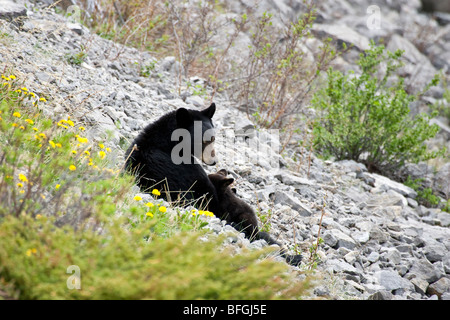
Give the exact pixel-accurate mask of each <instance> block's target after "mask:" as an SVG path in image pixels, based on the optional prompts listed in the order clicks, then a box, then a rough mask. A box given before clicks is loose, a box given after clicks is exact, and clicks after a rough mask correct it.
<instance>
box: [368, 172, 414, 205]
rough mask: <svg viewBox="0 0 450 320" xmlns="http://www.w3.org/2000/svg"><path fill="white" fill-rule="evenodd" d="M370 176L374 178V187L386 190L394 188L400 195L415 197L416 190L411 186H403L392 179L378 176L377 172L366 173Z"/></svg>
mask: <svg viewBox="0 0 450 320" xmlns="http://www.w3.org/2000/svg"><path fill="white" fill-rule="evenodd" d="M368 175H369V176H370V177H372V178H374V179H375V188H378V189H381V190H384V191H388V190H394V191H396V192H398V193H400V194H401V195H402V196H405V197H409V198H413V199H415V198H416V197H417V192H416V191H414V190H413V189H412V188H410V187H407V186H405V185H404V184H401V183H399V182H396V181H393V180H391V179H389V178H386V177H383V176H380V175H379V174H376V173H372V174H368Z"/></svg>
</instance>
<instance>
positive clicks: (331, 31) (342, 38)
mask: <svg viewBox="0 0 450 320" xmlns="http://www.w3.org/2000/svg"><path fill="white" fill-rule="evenodd" d="M311 31H312V33H313V34H314V35H315V36H317V37H318V38H320V39H327V38H329V37H331V38H332V39H333V40H334V41H335V42H336V44H337V45H338V46H340V47H342V43H345V44H346V45H347V47H350V46H355V48H357V49H358V50H359V51H363V50H367V49H369V47H370V46H369V40H368V39H367V38H366V37H364V36H363V35H361V34H359V33H358V32H356V31H355V30H353V29H351V28H349V27H347V26H345V25H336V24H333V25H329V24H317V23H316V24H314V25H313V27H312V30H311Z"/></svg>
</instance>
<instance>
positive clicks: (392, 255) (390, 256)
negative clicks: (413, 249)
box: [381, 248, 402, 265]
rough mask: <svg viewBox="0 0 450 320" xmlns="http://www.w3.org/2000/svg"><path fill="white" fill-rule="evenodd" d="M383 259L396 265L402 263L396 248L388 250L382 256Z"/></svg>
mask: <svg viewBox="0 0 450 320" xmlns="http://www.w3.org/2000/svg"><path fill="white" fill-rule="evenodd" d="M381 257H382V258H384V259H386V260H387V261H389V262H392V263H393V264H394V265H395V264H399V263H400V262H401V261H402V257H401V255H400V252H399V251H398V250H397V249H395V248H388V249H387V250H386V252H385V253H383V254H382V255H381Z"/></svg>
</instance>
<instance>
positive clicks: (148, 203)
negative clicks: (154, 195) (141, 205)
mask: <svg viewBox="0 0 450 320" xmlns="http://www.w3.org/2000/svg"><path fill="white" fill-rule="evenodd" d="M145 206H146V207H149V208H151V207H153V206H154V204H153V203H151V202H147V203H146V204H145Z"/></svg>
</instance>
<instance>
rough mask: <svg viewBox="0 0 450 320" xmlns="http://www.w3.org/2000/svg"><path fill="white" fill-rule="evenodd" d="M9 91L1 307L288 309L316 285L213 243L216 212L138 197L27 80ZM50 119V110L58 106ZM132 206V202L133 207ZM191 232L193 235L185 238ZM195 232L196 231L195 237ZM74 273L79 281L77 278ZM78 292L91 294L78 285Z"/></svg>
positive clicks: (13, 82) (1, 186)
mask: <svg viewBox="0 0 450 320" xmlns="http://www.w3.org/2000/svg"><path fill="white" fill-rule="evenodd" d="M2 82H3V83H2V84H1V87H0V145H1V151H0V298H2V297H4V298H15V299H288V298H298V297H299V296H300V295H301V294H302V292H303V291H304V289H305V282H301V281H298V280H297V279H296V277H295V274H294V273H292V272H288V266H287V265H286V264H284V263H279V262H276V261H274V260H272V259H270V258H267V255H268V254H269V251H270V250H271V249H270V248H268V249H266V250H261V251H252V252H248V251H244V252H243V253H242V254H239V255H232V254H231V253H230V252H229V251H228V250H227V249H226V248H223V247H222V243H223V238H214V237H213V236H212V235H209V236H208V237H209V240H208V241H205V240H204V237H205V233H206V232H205V231H204V230H203V231H201V228H202V227H203V226H204V225H205V224H206V222H207V219H209V217H208V216H211V215H212V214H211V213H210V212H206V211H199V210H193V211H183V210H178V211H177V210H175V209H173V208H167V207H165V206H164V204H163V203H162V200H158V196H159V191H158V190H153V192H152V193H153V200H151V201H148V202H145V203H144V201H143V199H142V197H140V196H139V195H136V196H134V198H133V197H132V196H130V192H129V190H130V189H131V187H132V185H133V178H132V177H130V176H127V175H124V176H122V175H119V172H118V171H117V170H114V169H111V168H108V165H109V162H108V155H109V152H110V150H109V148H108V147H107V146H105V145H104V144H103V143H92V142H91V141H89V139H88V138H86V137H84V136H83V132H84V128H83V127H81V126H78V125H76V124H75V122H74V121H73V120H71V119H70V117H67V116H65V117H64V118H63V119H60V120H59V121H56V120H52V119H48V117H45V116H44V115H43V114H42V110H41V108H42V106H43V105H44V104H46V103H47V101H46V99H45V98H44V97H41V98H39V97H37V95H36V94H35V93H33V92H31V91H29V90H28V89H27V88H25V87H23V85H22V84H21V83H20V82H19V81H18V79H16V77H15V76H13V75H11V76H8V77H6V76H4V75H3V76H2ZM47 108H48V107H47ZM131 198H132V199H131ZM185 230H186V231H185ZM188 231H189V232H188ZM71 266H75V267H76V268H77V269H78V270H79V271H80V273H79V275H77V274H76V273H73V271H71V269H70V268H71ZM76 283H79V284H80V285H81V288H80V289H76V287H75V288H73V287H72V286H70V285H73V284H76Z"/></svg>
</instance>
